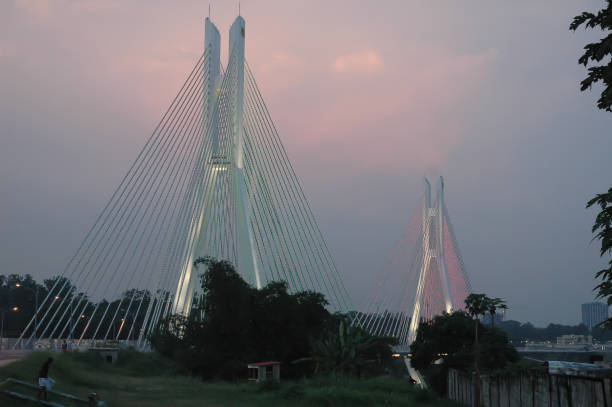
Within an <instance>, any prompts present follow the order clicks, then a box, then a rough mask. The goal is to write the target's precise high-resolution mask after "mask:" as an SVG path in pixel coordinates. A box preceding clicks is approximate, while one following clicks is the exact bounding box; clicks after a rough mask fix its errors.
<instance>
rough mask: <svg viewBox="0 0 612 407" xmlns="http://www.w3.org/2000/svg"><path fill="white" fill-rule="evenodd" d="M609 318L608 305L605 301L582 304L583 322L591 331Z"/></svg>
mask: <svg viewBox="0 0 612 407" xmlns="http://www.w3.org/2000/svg"><path fill="white" fill-rule="evenodd" d="M606 319H608V305H607V304H605V303H603V302H587V303H586V304H582V323H583V324H585V325H586V326H587V328H589V331H590V330H592V329H593V327H594V326H595V325H597V324H599V323H600V322H603V321H605V320H606Z"/></svg>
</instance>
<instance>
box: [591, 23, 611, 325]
mask: <svg viewBox="0 0 612 407" xmlns="http://www.w3.org/2000/svg"><path fill="white" fill-rule="evenodd" d="M611 18H612V16H611ZM611 46H612V45H611ZM592 206H598V207H599V208H600V209H601V211H600V212H599V213H598V214H597V217H596V218H595V223H594V224H593V228H592V232H593V233H594V234H595V236H594V237H593V239H595V240H599V241H600V242H601V248H600V250H599V255H600V256H601V257H603V256H605V255H606V254H608V255H610V254H612V188H610V189H609V190H608V192H607V193H605V194H598V195H596V196H595V197H594V198H593V199H591V200H590V201H589V202H588V203H587V208H590V207H592ZM608 265H609V267H608V268H604V269H602V270H599V271H598V272H597V274H596V277H597V278H600V279H601V280H602V282H601V283H599V284H598V285H597V286H596V287H595V290H596V291H597V297H598V298H607V301H608V305H611V304H612V260H610V261H609V262H608ZM603 326H604V327H605V328H607V329H612V318H608V319H607V320H606V321H604V323H603Z"/></svg>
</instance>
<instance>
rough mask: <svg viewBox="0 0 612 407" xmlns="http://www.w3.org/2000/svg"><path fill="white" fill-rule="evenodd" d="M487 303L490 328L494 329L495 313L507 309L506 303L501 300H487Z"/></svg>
mask: <svg viewBox="0 0 612 407" xmlns="http://www.w3.org/2000/svg"><path fill="white" fill-rule="evenodd" d="M487 300H488V302H489V314H491V328H495V312H496V311H497V310H498V309H504V310H506V309H508V306H507V305H506V301H504V300H502V299H501V298H487Z"/></svg>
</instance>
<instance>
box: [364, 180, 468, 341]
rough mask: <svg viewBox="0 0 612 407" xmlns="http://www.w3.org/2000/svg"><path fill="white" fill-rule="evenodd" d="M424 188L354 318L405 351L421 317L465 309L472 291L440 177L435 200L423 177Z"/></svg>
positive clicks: (431, 316) (429, 185) (425, 317)
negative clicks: (381, 274) (372, 292)
mask: <svg viewBox="0 0 612 407" xmlns="http://www.w3.org/2000/svg"><path fill="white" fill-rule="evenodd" d="M424 189H425V191H424V193H423V196H422V198H421V205H420V208H419V210H417V211H415V213H414V214H413V216H412V218H411V220H410V221H409V223H408V225H407V227H406V231H405V234H404V236H403V237H402V239H401V240H400V241H399V243H398V244H397V245H396V247H395V248H394V250H393V252H392V254H391V261H390V262H389V264H387V266H386V270H385V272H384V278H383V279H381V280H380V281H381V283H380V286H379V287H378V289H377V292H376V294H375V295H374V297H373V299H372V301H371V302H370V304H369V306H368V307H367V310H366V312H362V313H359V314H358V315H357V317H356V319H355V323H356V324H359V325H360V326H362V327H364V328H365V329H367V330H368V331H370V332H371V333H373V334H376V335H383V336H393V337H396V338H397V339H398V342H399V343H398V346H397V350H398V351H404V352H406V351H408V350H409V348H410V344H411V343H412V342H413V341H414V340H415V338H416V334H417V329H418V326H419V323H420V322H421V321H423V320H425V321H427V320H430V319H432V318H433V317H434V316H436V315H440V314H442V313H443V312H451V311H453V310H458V309H464V307H465V304H464V301H465V299H466V297H467V296H468V294H469V293H470V291H471V286H470V281H469V278H468V276H467V274H466V271H465V265H464V264H463V259H462V257H461V253H460V252H459V247H458V245H457V239H456V238H455V233H454V230H453V227H452V224H451V222H450V218H449V216H448V210H447V209H446V204H445V201H444V180H443V179H442V177H440V178H439V180H438V182H437V185H436V195H435V197H434V199H432V194H431V184H430V183H429V181H428V180H427V179H425V188H424Z"/></svg>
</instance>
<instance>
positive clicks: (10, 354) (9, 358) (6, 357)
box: [0, 351, 28, 367]
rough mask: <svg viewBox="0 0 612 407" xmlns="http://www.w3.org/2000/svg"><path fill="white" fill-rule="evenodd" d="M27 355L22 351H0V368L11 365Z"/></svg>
mask: <svg viewBox="0 0 612 407" xmlns="http://www.w3.org/2000/svg"><path fill="white" fill-rule="evenodd" d="M27 354H28V353H27V352H22V351H0V367H2V366H6V365H8V364H9V363H13V362H15V361H17V360H19V359H21V358H23V357H25V356H26V355H27Z"/></svg>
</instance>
